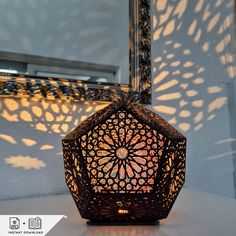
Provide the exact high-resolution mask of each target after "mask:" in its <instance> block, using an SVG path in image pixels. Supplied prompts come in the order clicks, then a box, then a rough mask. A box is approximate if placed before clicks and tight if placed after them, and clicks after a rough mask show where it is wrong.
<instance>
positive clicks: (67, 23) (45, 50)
mask: <svg viewBox="0 0 236 236" xmlns="http://www.w3.org/2000/svg"><path fill="white" fill-rule="evenodd" d="M128 3H129V1H128V0H119V1H116V0H96V1H94V0H67V1H63V0H40V1H38V0H21V1H19V0H11V1H6V0H0V50H2V51H10V52H17V53H25V54H30V55H39V56H48V57H55V58H62V59H71V60H77V61H82V62H91V63H97V64H104V65H113V66H118V67H120V74H119V76H120V77H119V79H120V80H121V81H120V82H122V83H128V81H129V71H128V70H129V66H128V65H129V64H128V63H129V53H128V39H129V34H128V22H129V4H128Z"/></svg>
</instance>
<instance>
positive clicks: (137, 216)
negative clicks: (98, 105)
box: [63, 101, 186, 223]
mask: <svg viewBox="0 0 236 236" xmlns="http://www.w3.org/2000/svg"><path fill="white" fill-rule="evenodd" d="M185 150H186V138H185V137H184V136H183V135H182V134H180V133H179V132H178V131H177V130H176V129H174V128H173V127H172V126H170V125H169V124H168V123H167V122H166V121H165V120H164V119H162V118H161V117H160V116H159V115H157V114H155V113H153V112H151V111H149V110H147V109H145V108H143V107H142V106H140V105H137V104H133V103H131V102H130V101H117V102H113V103H112V104H110V105H109V106H107V107H106V108H104V109H103V110H100V111H99V112H97V113H95V114H94V115H92V116H91V117H89V118H88V119H87V120H85V121H84V122H82V123H81V124H80V125H79V126H78V127H77V128H75V129H74V130H73V131H72V132H71V133H70V134H68V135H67V136H66V137H65V138H64V139H63V153H64V163H65V176H66V183H67V185H68V187H69V189H70V192H71V194H72V196H73V198H74V201H75V203H76V205H77V207H78V210H79V212H80V214H81V216H82V217H83V218H86V219H90V220H91V221H92V222H97V223H99V222H127V223H129V222H130V223H132V222H140V223H141V222H146V223H150V222H157V221H158V220H161V219H163V218H166V217H167V216H168V214H169V212H170V210H171V208H172V206H173V203H174V202H175V200H176V197H177V196H178V193H179V191H180V189H181V188H182V186H183V184H184V179H185Z"/></svg>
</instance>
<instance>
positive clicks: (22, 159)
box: [5, 156, 46, 170]
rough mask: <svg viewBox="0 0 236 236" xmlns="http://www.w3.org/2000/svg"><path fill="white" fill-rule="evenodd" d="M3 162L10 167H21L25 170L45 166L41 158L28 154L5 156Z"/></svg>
mask: <svg viewBox="0 0 236 236" xmlns="http://www.w3.org/2000/svg"><path fill="white" fill-rule="evenodd" d="M5 162H6V164H8V165H10V166H12V167H15V168H23V169H25V170H31V169H35V170H39V169H41V168H44V167H46V164H45V163H44V162H43V161H42V160H39V159H38V158H35V157H29V156H12V157H8V158H6V159H5Z"/></svg>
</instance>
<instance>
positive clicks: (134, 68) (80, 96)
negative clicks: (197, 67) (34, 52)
mask: <svg viewBox="0 0 236 236" xmlns="http://www.w3.org/2000/svg"><path fill="white" fill-rule="evenodd" d="M6 55H7V53H6V52H4V53H1V52H0V59H8V60H9V58H7V56H6ZM129 68H130V69H129V84H114V83H98V82H97V83H94V82H93V83H91V82H86V81H78V80H73V79H62V78H60V79H58V78H47V77H40V76H30V75H21V74H9V73H0V96H1V97H6V96H8V97H29V96H30V97H42V98H46V99H61V100H72V101H85V100H86V101H112V94H113V90H116V91H118V94H119V93H121V94H123V93H125V94H127V95H128V97H129V98H130V100H131V101H133V102H136V103H141V104H151V87H152V86H151V10H150V0H129Z"/></svg>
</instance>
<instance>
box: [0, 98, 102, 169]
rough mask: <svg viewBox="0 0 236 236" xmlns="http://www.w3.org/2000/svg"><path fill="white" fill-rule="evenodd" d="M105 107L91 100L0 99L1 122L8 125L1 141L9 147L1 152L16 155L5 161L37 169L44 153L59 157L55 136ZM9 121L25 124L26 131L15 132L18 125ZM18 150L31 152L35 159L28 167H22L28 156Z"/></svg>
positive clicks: (16, 165) (9, 163)
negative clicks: (12, 126)
mask: <svg viewBox="0 0 236 236" xmlns="http://www.w3.org/2000/svg"><path fill="white" fill-rule="evenodd" d="M83 106H84V107H85V109H84V110H83V109H82V107H83ZM105 106H107V104H105V103H101V104H95V103H94V102H91V103H84V105H82V104H81V106H78V105H77V104H76V103H70V102H62V101H49V100H44V99H37V98H21V99H19V98H2V99H1V100H0V117H1V122H2V123H1V124H2V125H4V123H6V124H8V125H6V126H5V128H4V129H2V132H1V133H0V141H2V142H4V145H5V146H6V147H8V150H9V151H8V152H6V151H4V155H6V156H9V155H13V157H15V158H11V159H7V160H8V161H5V163H6V164H8V165H11V166H14V167H18V168H23V169H38V165H39V161H42V162H43V160H41V156H45V155H46V153H47V152H50V153H51V154H50V155H53V156H58V157H59V156H62V152H60V150H61V149H58V148H59V147H58V146H59V144H60V142H58V143H57V145H56V146H55V141H54V138H53V137H54V135H58V137H57V139H58V138H59V137H60V136H64V135H65V133H66V132H68V131H69V130H70V129H72V127H73V126H74V125H78V124H79V123H80V122H81V121H83V120H84V119H86V117H87V116H88V115H90V114H91V113H93V112H95V111H98V110H99V109H101V108H103V107H105ZM10 123H11V124H12V125H14V126H15V125H16V127H18V128H19V127H20V126H21V125H23V126H24V127H26V130H25V132H21V131H18V132H17V128H16V129H13V130H12V129H11V128H10V127H11V126H9V124H10ZM8 126H9V128H7V127H8ZM3 130H5V131H3ZM3 132H5V133H3ZM50 137H51V138H50ZM13 147H14V148H13ZM17 150H27V151H26V153H25V154H27V153H31V152H34V154H33V155H34V156H36V157H37V160H38V161H35V159H33V160H34V161H31V162H30V168H25V167H27V166H28V164H29V158H28V157H27V158H23V157H18V152H19V151H17ZM22 152H24V151H22ZM2 154H3V153H2ZM36 157H35V158H36ZM30 158H31V157H30ZM20 162H21V164H19V163H20ZM24 162H26V163H25V165H24ZM34 164H35V166H33V165H34ZM40 168H41V167H40Z"/></svg>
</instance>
